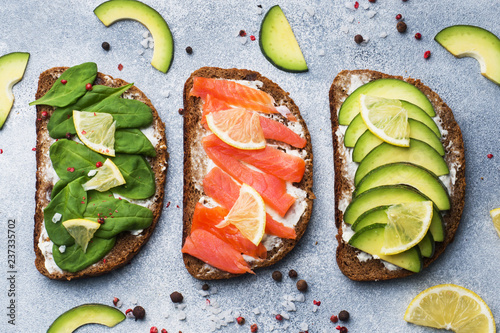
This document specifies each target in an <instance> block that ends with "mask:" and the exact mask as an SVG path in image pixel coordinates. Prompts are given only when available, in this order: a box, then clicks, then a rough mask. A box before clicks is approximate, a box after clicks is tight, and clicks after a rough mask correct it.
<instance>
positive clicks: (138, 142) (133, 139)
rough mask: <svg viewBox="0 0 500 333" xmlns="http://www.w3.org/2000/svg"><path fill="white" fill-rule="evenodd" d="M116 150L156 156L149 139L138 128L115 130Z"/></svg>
mask: <svg viewBox="0 0 500 333" xmlns="http://www.w3.org/2000/svg"><path fill="white" fill-rule="evenodd" d="M115 152H116V153H125V154H138V155H146V156H152V157H154V156H156V151H155V148H154V147H153V145H152V144H151V142H150V141H149V139H148V138H147V137H146V136H145V135H144V134H143V133H142V132H141V131H140V130H138V129H136V128H131V129H120V130H117V131H116V132H115Z"/></svg>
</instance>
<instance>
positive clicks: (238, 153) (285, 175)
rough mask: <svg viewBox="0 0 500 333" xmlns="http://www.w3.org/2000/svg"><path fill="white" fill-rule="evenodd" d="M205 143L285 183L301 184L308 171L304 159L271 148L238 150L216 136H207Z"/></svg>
mask: <svg viewBox="0 0 500 333" xmlns="http://www.w3.org/2000/svg"><path fill="white" fill-rule="evenodd" d="M203 143H204V145H205V146H210V147H213V148H214V149H217V151H219V152H220V153H222V154H224V155H228V156H231V157H232V158H235V159H237V160H239V161H243V162H245V163H248V164H251V165H253V166H254V167H256V168H258V169H260V170H262V171H264V172H265V173H267V174H270V175H273V176H276V177H278V178H280V179H283V180H285V181H289V182H294V183H298V182H300V181H301V180H302V177H303V176H304V172H305V170H306V163H305V162H304V160H303V159H302V158H300V157H298V156H295V155H291V154H287V153H285V152H283V151H281V150H279V149H276V148H272V147H269V146H266V148H264V149H258V150H243V149H237V148H234V147H232V146H230V145H228V144H227V143H225V142H224V141H222V140H221V139H219V138H218V137H217V136H216V135H214V134H212V135H208V136H206V137H205V138H204V139H203ZM235 178H236V177H235Z"/></svg>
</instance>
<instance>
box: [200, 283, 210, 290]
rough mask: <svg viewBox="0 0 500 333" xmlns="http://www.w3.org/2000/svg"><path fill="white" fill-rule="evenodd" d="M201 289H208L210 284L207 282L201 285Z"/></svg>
mask: <svg viewBox="0 0 500 333" xmlns="http://www.w3.org/2000/svg"><path fill="white" fill-rule="evenodd" d="M201 289H203V290H205V291H207V290H208V289H210V286H209V285H208V284H206V283H205V284H204V285H202V286H201Z"/></svg>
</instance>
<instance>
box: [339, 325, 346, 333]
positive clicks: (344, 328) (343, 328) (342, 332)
mask: <svg viewBox="0 0 500 333" xmlns="http://www.w3.org/2000/svg"><path fill="white" fill-rule="evenodd" d="M339 332H340V333H347V327H345V326H342V327H341V328H340V330H339Z"/></svg>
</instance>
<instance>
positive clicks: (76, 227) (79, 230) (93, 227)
mask: <svg viewBox="0 0 500 333" xmlns="http://www.w3.org/2000/svg"><path fill="white" fill-rule="evenodd" d="M62 224H63V226H64V227H65V228H66V230H68V233H69V234H70V235H71V237H73V238H74V239H75V243H76V244H77V245H80V247H81V248H82V250H83V253H86V252H87V245H88V244H89V241H90V240H91V239H92V237H93V236H94V233H95V232H96V231H97V229H99V227H100V226H101V225H100V224H99V223H97V222H94V221H90V220H84V219H73V220H67V221H64V222H63V223H62Z"/></svg>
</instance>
